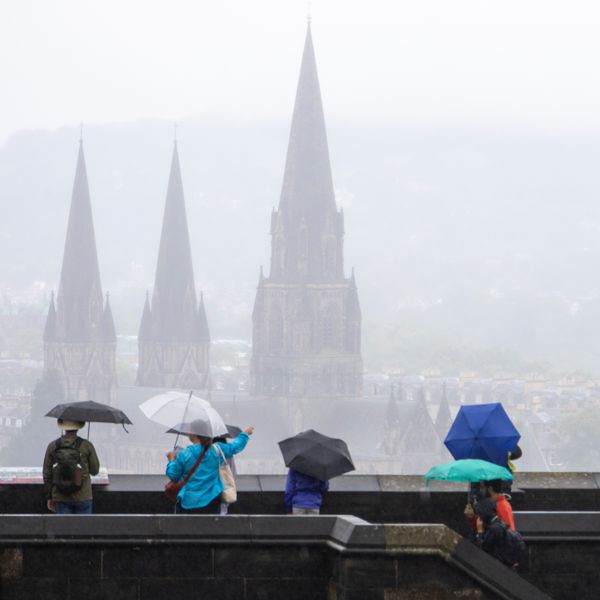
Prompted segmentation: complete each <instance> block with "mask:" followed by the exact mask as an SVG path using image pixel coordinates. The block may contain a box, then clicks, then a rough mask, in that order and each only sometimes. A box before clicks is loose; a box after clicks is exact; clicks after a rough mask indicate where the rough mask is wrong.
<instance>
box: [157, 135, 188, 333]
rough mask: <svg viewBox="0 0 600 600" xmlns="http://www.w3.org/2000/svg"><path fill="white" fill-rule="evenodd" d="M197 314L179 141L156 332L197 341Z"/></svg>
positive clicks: (161, 253) (163, 236)
mask: <svg viewBox="0 0 600 600" xmlns="http://www.w3.org/2000/svg"><path fill="white" fill-rule="evenodd" d="M197 311H198V309H197V300H196V289H195V284H194V269H193V266H192V253H191V249H190V238H189V232H188V224H187V215H186V210H185V199H184V195H183V183H182V180H181V169H180V166H179V153H178V150H177V141H175V142H174V144H173V157H172V160H171V173H170V175H169V184H168V187H167V199H166V202H165V212H164V217H163V225H162V233H161V237H160V248H159V251H158V264H157V267H156V280H155V284H154V294H153V297H152V318H153V322H154V332H155V333H156V334H157V336H158V338H159V339H162V340H165V341H168V340H171V341H176V340H185V339H193V337H194V336H195V332H196V331H197V330H198V327H197V323H196V321H197V317H198V312H197Z"/></svg>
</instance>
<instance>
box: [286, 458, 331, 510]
mask: <svg viewBox="0 0 600 600" xmlns="http://www.w3.org/2000/svg"><path fill="white" fill-rule="evenodd" d="M328 489H329V482H328V481H319V480H318V479H315V478H314V477H310V476H309V475H304V474H303V473H300V472H298V471H295V470H294V469H290V470H289V471H288V476H287V481H286V483H285V512H286V513H287V514H294V515H318V514H319V512H320V510H321V504H322V503H323V495H324V494H325V492H326V491H327V490H328Z"/></svg>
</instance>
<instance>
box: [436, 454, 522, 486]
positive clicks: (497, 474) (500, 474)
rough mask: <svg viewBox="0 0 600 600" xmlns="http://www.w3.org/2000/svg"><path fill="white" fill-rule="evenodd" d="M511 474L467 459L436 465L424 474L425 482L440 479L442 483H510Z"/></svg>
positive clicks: (485, 463) (503, 469) (497, 466)
mask: <svg viewBox="0 0 600 600" xmlns="http://www.w3.org/2000/svg"><path fill="white" fill-rule="evenodd" d="M512 478H513V476H512V473H511V472H510V471H509V470H508V469H505V468H504V467H501V466H499V465H495V464H494V463H491V462H488V461H487V460H479V459H476V458H467V459H464V460H456V461H454V462H451V463H446V464H443V465H437V466H435V467H433V468H431V469H429V471H427V473H425V481H427V482H429V481H430V480H432V479H441V480H443V481H489V480H490V479H503V480H505V481H512Z"/></svg>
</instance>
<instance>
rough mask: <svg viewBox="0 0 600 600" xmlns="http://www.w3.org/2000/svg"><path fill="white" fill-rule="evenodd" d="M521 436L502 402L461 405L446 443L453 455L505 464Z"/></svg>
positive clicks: (457, 457)
mask: <svg viewBox="0 0 600 600" xmlns="http://www.w3.org/2000/svg"><path fill="white" fill-rule="evenodd" d="M520 437H521V435H520V434H519V432H518V431H517V430H516V428H515V426H514V425H513V424H512V422H511V420H510V418H509V417H508V415H507V414H506V411H505V410H504V408H503V407H502V404H500V403H499V402H496V403H493V404H474V405H467V406H462V407H461V409H460V410H459V411H458V414H457V415H456V418H455V419H454V423H452V427H450V431H449V432H448V435H447V436H446V439H445V440H444V444H446V447H447V448H448V450H450V453H451V454H452V456H453V457H454V458H456V459H457V460H458V459H463V458H479V459H482V460H487V461H490V462H493V463H495V464H497V465H506V463H507V459H508V453H509V452H510V451H512V450H514V449H515V446H516V445H517V442H518V441H519V438H520Z"/></svg>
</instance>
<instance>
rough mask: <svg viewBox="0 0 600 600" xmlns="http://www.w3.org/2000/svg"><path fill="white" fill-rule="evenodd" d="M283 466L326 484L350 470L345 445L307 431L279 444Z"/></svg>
mask: <svg viewBox="0 0 600 600" xmlns="http://www.w3.org/2000/svg"><path fill="white" fill-rule="evenodd" d="M279 448H280V449H281V453H282V454H283V460H284V461H285V466H286V467H289V468H290V469H294V470H296V471H298V472H299V473H303V474H304V475H308V476H310V477H314V478H315V479H318V480H319V481H327V480H328V479H332V478H333V477H337V476H338V475H343V474H344V473H347V472H348V471H353V470H354V464H353V463H352V457H351V456H350V451H349V450H348V446H347V445H346V442H344V441H343V440H337V439H335V438H330V437H328V436H326V435H323V434H322V433H319V432H317V431H314V430H313V429H309V430H308V431H303V432H302V433H299V434H298V435H295V436H294V437H291V438H288V439H287V440H283V441H281V442H279Z"/></svg>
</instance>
